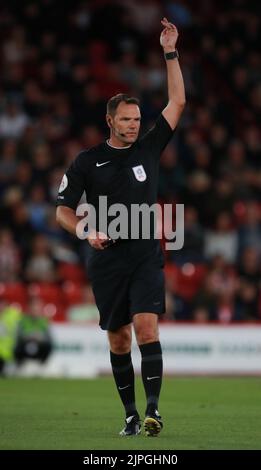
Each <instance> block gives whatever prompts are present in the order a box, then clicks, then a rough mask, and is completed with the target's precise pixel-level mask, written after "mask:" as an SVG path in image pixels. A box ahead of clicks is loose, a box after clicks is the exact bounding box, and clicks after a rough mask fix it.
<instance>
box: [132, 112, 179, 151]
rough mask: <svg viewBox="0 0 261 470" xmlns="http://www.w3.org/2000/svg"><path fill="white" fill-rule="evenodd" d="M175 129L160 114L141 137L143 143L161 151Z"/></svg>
mask: <svg viewBox="0 0 261 470" xmlns="http://www.w3.org/2000/svg"><path fill="white" fill-rule="evenodd" d="M174 132H175V129H174V130H173V129H172V128H171V127H170V125H169V123H168V121H167V120H166V119H165V118H164V116H163V114H160V116H159V117H158V119H157V121H156V122H155V125H154V126H153V127H152V128H151V129H150V130H149V131H148V132H146V134H145V135H144V136H143V137H142V138H141V140H140V141H141V143H142V144H145V145H148V146H149V147H150V148H151V149H152V150H153V151H155V152H157V153H159V154H160V153H161V152H162V151H163V150H164V148H165V147H166V145H167V144H168V143H169V141H170V139H171V138H172V136H173V134H174Z"/></svg>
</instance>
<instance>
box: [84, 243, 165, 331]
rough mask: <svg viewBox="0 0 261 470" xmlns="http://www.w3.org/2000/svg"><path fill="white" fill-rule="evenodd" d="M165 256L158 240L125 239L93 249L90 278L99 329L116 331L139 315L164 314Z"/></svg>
mask: <svg viewBox="0 0 261 470" xmlns="http://www.w3.org/2000/svg"><path fill="white" fill-rule="evenodd" d="M163 265H164V262H163V255H162V251H161V248H160V244H159V241H158V240H126V241H119V242H116V243H115V245H113V246H111V247H109V248H106V249H105V250H102V251H100V250H94V249H92V250H91V255H90V259H89V261H88V275H89V278H90V281H91V283H92V288H93V292H94V296H95V300H96V304H97V307H98V310H99V312H100V327H101V328H102V329H103V330H109V331H116V330H118V329H119V328H120V327H121V326H123V325H128V324H129V323H131V322H132V317H133V315H135V314H136V313H144V312H150V313H156V314H158V315H160V314H163V313H165V282H164V272H163Z"/></svg>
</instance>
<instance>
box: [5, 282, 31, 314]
mask: <svg viewBox="0 0 261 470" xmlns="http://www.w3.org/2000/svg"><path fill="white" fill-rule="evenodd" d="M0 298H1V299H3V300H5V301H6V302H8V303H10V304H18V306H19V307H20V308H21V309H22V310H24V309H25V308H26V305H27V300H28V296H27V290H26V286H25V285H24V284H23V283H20V282H12V283H0Z"/></svg>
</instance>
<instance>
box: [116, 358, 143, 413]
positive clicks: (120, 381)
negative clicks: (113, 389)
mask: <svg viewBox="0 0 261 470" xmlns="http://www.w3.org/2000/svg"><path fill="white" fill-rule="evenodd" d="M110 353H111V366H112V372H113V376H114V379H115V382H116V386H117V389H118V392H119V394H120V397H121V401H122V403H123V405H124V408H125V411H126V416H127V417H128V416H132V415H134V414H138V412H137V409H136V405H135V388H134V370H133V365H132V362H131V353H130V352H129V353H127V354H114V353H113V352H112V351H111V352H110Z"/></svg>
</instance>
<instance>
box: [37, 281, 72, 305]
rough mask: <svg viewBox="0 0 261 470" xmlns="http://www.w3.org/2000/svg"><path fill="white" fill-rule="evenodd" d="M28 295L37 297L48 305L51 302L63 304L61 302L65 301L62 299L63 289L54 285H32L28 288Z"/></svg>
mask: <svg viewBox="0 0 261 470" xmlns="http://www.w3.org/2000/svg"><path fill="white" fill-rule="evenodd" d="M28 294H29V295H31V296H37V297H39V298H41V299H42V300H43V301H44V302H46V303H48V302H50V303H54V304H58V303H60V302H61V300H62V301H63V299H61V296H62V290H61V288H60V287H59V286H57V285H56V284H53V283H47V282H42V283H40V282H39V283H38V282H37V283H36V282H35V283H32V284H30V285H29V286H28Z"/></svg>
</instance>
